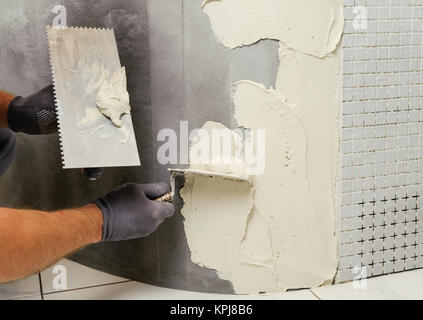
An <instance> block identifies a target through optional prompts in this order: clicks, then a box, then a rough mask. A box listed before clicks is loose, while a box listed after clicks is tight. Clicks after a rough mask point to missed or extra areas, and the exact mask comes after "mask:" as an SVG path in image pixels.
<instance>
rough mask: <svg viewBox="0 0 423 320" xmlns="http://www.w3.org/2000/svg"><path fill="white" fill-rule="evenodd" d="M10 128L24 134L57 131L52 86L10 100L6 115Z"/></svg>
mask: <svg viewBox="0 0 423 320" xmlns="http://www.w3.org/2000/svg"><path fill="white" fill-rule="evenodd" d="M7 119H8V123H9V127H10V129H12V130H13V131H15V132H23V133H26V134H33V135H35V134H51V133H55V132H57V120H56V107H55V103H54V93H53V86H52V85H50V86H48V87H46V88H44V89H42V90H40V91H38V92H36V93H34V94H33V95H31V96H29V97H26V98H23V97H16V98H15V99H13V100H12V102H10V105H9V111H8V115H7Z"/></svg>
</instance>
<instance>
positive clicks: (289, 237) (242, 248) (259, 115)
mask: <svg viewBox="0 0 423 320" xmlns="http://www.w3.org/2000/svg"><path fill="white" fill-rule="evenodd" d="M287 10H288V13H289V14H288V13H287ZM204 11H205V12H206V13H207V14H208V15H209V17H210V21H211V26H212V28H213V30H214V31H215V33H216V35H217V37H218V39H219V40H220V41H221V42H222V43H223V44H224V45H226V46H228V47H231V48H233V47H237V46H241V45H247V44H251V43H254V42H256V41H258V40H260V39H265V38H273V39H277V40H279V41H280V50H279V57H280V66H279V70H278V79H277V83H276V88H275V89H270V90H268V89H266V88H265V87H264V86H263V85H262V84H259V83H255V82H252V81H240V82H238V83H235V84H234V85H233V88H234V95H233V103H234V106H235V120H236V121H237V123H238V125H239V126H242V127H245V128H249V129H252V130H255V129H263V128H264V129H265V130H266V152H265V154H266V167H265V172H264V173H263V174H261V175H258V176H255V177H252V179H251V182H252V183H251V186H250V187H249V188H247V186H246V185H243V184H237V187H235V186H234V185H233V183H234V182H232V183H231V184H230V185H229V184H227V183H228V182H225V181H221V180H222V179H218V178H214V179H213V180H212V181H211V180H205V179H206V178H200V177H189V179H188V180H187V184H186V185H185V187H184V189H183V190H182V193H181V194H182V197H183V199H184V202H185V207H184V208H183V210H182V213H183V215H184V217H185V231H186V234H187V239H188V244H189V246H190V250H191V252H192V259H193V261H194V262H195V263H198V264H199V265H202V266H206V267H208V268H211V269H215V270H216V271H217V272H218V275H219V276H220V277H221V278H222V279H226V280H229V281H231V283H232V284H233V287H234V289H235V291H236V292H237V293H257V292H278V291H284V290H288V289H299V288H308V287H316V286H320V285H322V284H325V283H329V282H331V281H332V279H333V278H334V276H335V272H336V268H337V263H338V257H337V251H336V246H337V241H336V235H335V204H334V199H335V181H336V174H337V166H338V162H337V150H338V147H339V141H338V140H339V139H338V131H337V127H338V126H337V123H338V122H337V121H338V119H337V114H338V108H339V102H338V92H339V84H340V73H339V62H340V54H339V52H338V51H337V50H335V49H336V46H337V44H338V41H339V40H340V37H341V33H342V26H343V16H342V5H341V1H337V0H332V1H331V0H321V1H316V0H308V1H307V0H300V1H298V0H274V1H271V0H208V1H205V3H204ZM235 15H236V17H237V18H236V19H235V18H234V16H235ZM276 17H277V19H276ZM285 18H286V19H285ZM290 30H292V31H295V32H294V34H295V37H296V38H295V37H291V36H290V35H291V31H290ZM205 127H206V128H207V130H208V131H210V130H211V129H212V128H213V127H214V128H216V129H218V128H221V127H222V125H220V124H216V123H207V124H206V125H205ZM194 147H195V144H194V145H193V146H192V147H191V148H194ZM191 150H192V149H191ZM192 167H193V168H196V167H198V165H196V166H194V165H193V166H192ZM235 169H236V168H235ZM235 169H232V168H231V167H224V168H222V167H218V166H209V167H207V170H214V171H217V172H225V173H231V171H232V170H235ZM222 190H223V191H222ZM231 190H236V192H235V193H234V194H232V192H231Z"/></svg>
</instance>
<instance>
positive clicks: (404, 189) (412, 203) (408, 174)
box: [336, 0, 423, 282]
mask: <svg viewBox="0 0 423 320" xmlns="http://www.w3.org/2000/svg"><path fill="white" fill-rule="evenodd" d="M344 12H345V23H346V24H345V32H344V37H343V42H342V47H343V103H342V121H341V126H342V128H341V140H342V141H341V181H340V191H341V201H340V202H341V203H340V208H339V210H340V212H339V217H340V218H339V219H338V236H339V240H340V245H339V254H340V265H339V269H338V274H337V277H336V282H344V281H348V280H353V279H354V278H356V277H357V276H358V273H359V272H360V271H361V270H363V268H361V269H360V267H365V268H364V270H365V272H366V274H367V276H368V277H370V276H377V275H382V274H390V273H394V272H401V271H405V270H411V269H416V268H421V267H423V203H422V201H423V186H422V184H421V181H423V148H422V144H423V140H422V134H423V97H422V93H423V92H422V83H423V47H422V37H423V0H344ZM355 267H356V269H354V268H355Z"/></svg>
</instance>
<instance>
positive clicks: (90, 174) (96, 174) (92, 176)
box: [82, 168, 104, 181]
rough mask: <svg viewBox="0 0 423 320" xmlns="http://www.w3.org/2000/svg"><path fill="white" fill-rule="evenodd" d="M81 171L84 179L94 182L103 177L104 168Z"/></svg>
mask: <svg viewBox="0 0 423 320" xmlns="http://www.w3.org/2000/svg"><path fill="white" fill-rule="evenodd" d="M82 171H83V173H84V177H85V178H87V179H88V180H91V181H96V180H98V179H100V177H101V176H102V175H103V172H104V168H88V169H83V170H82Z"/></svg>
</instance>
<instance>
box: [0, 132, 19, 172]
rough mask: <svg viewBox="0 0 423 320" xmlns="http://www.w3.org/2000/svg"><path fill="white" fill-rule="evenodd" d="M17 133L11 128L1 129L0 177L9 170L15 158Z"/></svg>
mask: <svg viewBox="0 0 423 320" xmlns="http://www.w3.org/2000/svg"><path fill="white" fill-rule="evenodd" d="M15 145H16V138H15V134H14V133H13V132H12V131H10V130H4V129H0V177H1V176H2V175H3V174H4V173H5V172H6V171H7V169H8V168H9V167H10V165H11V164H12V162H13V159H14V158H15V154H16V150H15Z"/></svg>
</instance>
